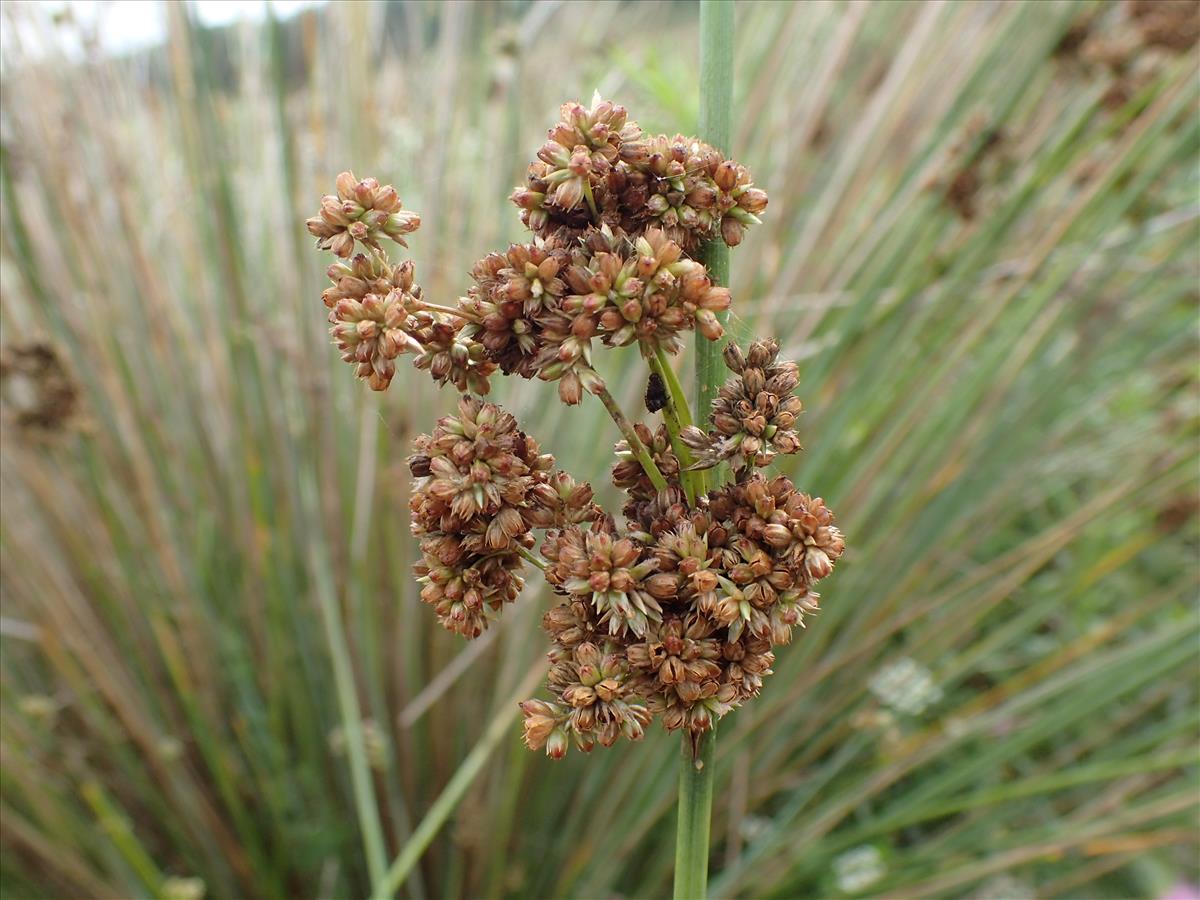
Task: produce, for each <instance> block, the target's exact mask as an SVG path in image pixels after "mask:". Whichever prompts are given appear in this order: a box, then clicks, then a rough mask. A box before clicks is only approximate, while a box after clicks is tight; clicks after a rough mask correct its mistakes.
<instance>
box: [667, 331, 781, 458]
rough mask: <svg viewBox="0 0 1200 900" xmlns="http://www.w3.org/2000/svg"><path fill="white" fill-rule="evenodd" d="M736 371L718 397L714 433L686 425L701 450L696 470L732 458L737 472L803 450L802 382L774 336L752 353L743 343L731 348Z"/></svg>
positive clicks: (729, 359) (729, 361) (685, 435)
mask: <svg viewBox="0 0 1200 900" xmlns="http://www.w3.org/2000/svg"><path fill="white" fill-rule="evenodd" d="M724 357H725V365H726V366H728V367H729V369H730V370H731V371H732V372H733V373H734V377H732V378H730V379H729V380H728V381H726V382H725V384H724V385H723V386H722V387H721V389H720V391H719V392H718V393H717V397H716V399H715V400H714V401H713V411H712V417H711V421H712V424H713V429H714V430H713V431H710V432H704V431H701V430H700V429H699V428H697V427H696V426H694V425H693V426H689V427H687V428H684V429H683V430H682V431H681V433H680V438H681V439H682V440H683V442H684V443H685V444H687V445H688V446H689V447H691V448H692V449H693V450H695V451H697V458H696V463H695V465H694V466H693V468H695V469H710V468H712V467H713V466H715V465H717V464H718V463H721V462H728V463H729V464H730V466H732V467H733V469H734V471H735V472H738V473H743V472H745V471H746V470H747V469H750V468H751V467H755V466H757V467H760V468H761V467H762V466H766V465H769V464H770V462H771V460H772V459H774V458H775V454H777V453H784V454H789V453H797V452H799V451H800V449H801V448H800V438H799V437H798V436H797V435H796V431H795V426H796V419H797V417H798V416H799V415H800V412H801V410H802V409H803V408H804V406H803V404H802V403H801V402H800V398H799V397H797V396H795V395H794V394H793V393H792V391H793V390H794V389H795V387H796V384H797V382H798V381H799V380H800V375H799V370H798V369H797V368H796V364H795V363H794V362H790V361H786V360H785V361H783V362H780V361H779V344H778V343H777V342H776V341H775V339H774V338H768V339H767V340H764V341H755V342H754V343H753V344H751V345H750V349H749V351H748V352H747V353H746V354H743V353H742V351H741V350H740V349H739V348H738V346H737V344H729V345H728V346H726V348H725V353H724Z"/></svg>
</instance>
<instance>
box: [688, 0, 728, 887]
mask: <svg viewBox="0 0 1200 900" xmlns="http://www.w3.org/2000/svg"><path fill="white" fill-rule="evenodd" d="M733 27H734V23H733V0H701V2H700V135H699V136H700V138H701V140H704V141H707V142H708V143H709V144H711V145H712V146H714V147H716V148H717V149H718V150H720V151H721V152H722V153H728V152H729V149H730V148H729V143H730V135H731V133H732V120H733ZM703 261H704V264H705V265H706V266H707V267H708V275H709V277H710V278H711V279H712V281H713V284H719V285H728V284H729V248H728V247H727V246H725V243H724V242H723V241H721V240H715V241H710V242H709V243H708V245H707V246H706V247H705V248H704V251H703ZM728 318H729V315H728V313H722V314H719V315H718V319H719V320H720V322H721V324H722V325H725V323H726V322H727V321H728ZM721 350H722V342H720V341H709V340H708V339H707V338H705V337H704V336H703V335H702V334H700V333H699V332H697V333H696V403H697V406H696V411H697V414H698V415H699V416H700V418H701V420H703V419H705V418H707V416H708V411H709V409H710V408H711V407H712V401H713V398H714V397H715V396H716V395H717V390H718V389H719V388H720V386H721V382H722V381H723V380H724V377H723V376H724V364H723V363H722V360H721ZM714 726H715V723H714ZM716 743H717V737H716V730H715V727H714V729H713V730H711V731H707V732H704V733H702V734H701V735H700V737H699V739H697V740H696V741H695V743H693V740H692V738H691V736H690V735H687V734H685V736H684V738H683V746H682V748H681V750H680V760H679V766H680V768H679V819H678V824H677V826H676V827H677V831H676V840H675V892H674V896H675V900H703V898H704V897H705V894H706V892H707V890H708V837H709V827H710V818H711V814H712V794H713V769H714V768H715V766H714V765H713V759H714V758H715V755H716Z"/></svg>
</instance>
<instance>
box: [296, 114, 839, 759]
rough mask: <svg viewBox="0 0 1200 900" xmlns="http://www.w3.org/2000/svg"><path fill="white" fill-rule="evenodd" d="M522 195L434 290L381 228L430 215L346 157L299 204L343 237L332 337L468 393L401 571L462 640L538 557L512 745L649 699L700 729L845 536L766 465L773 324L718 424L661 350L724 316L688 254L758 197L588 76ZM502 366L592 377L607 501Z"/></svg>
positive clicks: (420, 498)
mask: <svg viewBox="0 0 1200 900" xmlns="http://www.w3.org/2000/svg"><path fill="white" fill-rule="evenodd" d="M512 199H513V201H514V202H515V203H516V205H517V206H518V207H519V208H520V210H521V219H522V221H523V222H524V223H525V224H526V226H527V227H528V228H529V230H530V231H531V232H533V235H532V238H531V240H529V241H528V242H527V243H520V244H513V245H512V246H510V247H509V248H508V249H507V250H506V251H504V252H496V253H490V254H488V255H487V256H485V257H483V258H482V259H480V260H479V261H478V262H477V263H476V264H475V266H474V267H473V268H472V270H471V273H470V274H471V284H470V285H469V287H468V290H467V294H466V296H465V297H460V298H458V300H457V302H456V303H455V304H452V305H449V306H442V305H438V304H434V303H430V302H428V301H427V300H426V299H425V298H424V297H423V295H422V291H421V288H420V286H419V285H418V284H416V282H415V278H414V269H413V264H412V263H411V262H407V261H406V262H400V263H393V262H392V261H391V260H389V259H388V257H387V254H386V253H385V251H384V249H383V239H384V238H388V239H390V240H393V241H395V242H397V243H399V244H401V245H404V239H403V236H404V235H405V234H408V233H411V232H412V231H414V230H416V228H417V227H418V225H419V224H420V220H419V218H418V217H417V216H416V215H415V214H414V213H411V212H408V211H405V210H403V209H402V207H401V205H400V200H399V197H398V196H397V194H396V191H395V190H394V189H393V188H392V187H390V186H383V187H381V186H380V185H379V183H378V182H377V181H376V180H375V179H371V178H367V179H363V180H361V181H360V180H358V179H356V178H355V176H353V175H352V174H350V173H348V172H345V173H342V174H341V175H340V176H338V179H337V193H336V195H329V196H326V197H325V198H323V200H322V202H321V210H320V214H319V215H318V216H316V217H314V218H313V219H310V220H309V221H308V228H309V231H310V232H311V233H312V234H313V235H314V236H315V237H316V238H317V244H318V246H319V247H320V248H322V249H328V250H331V251H333V252H334V253H335V254H337V256H339V257H341V261H339V262H338V263H336V264H335V265H333V266H331V267H330V268H329V270H328V275H329V279H330V282H331V286H330V287H329V288H328V289H326V291H325V292H324V294H323V300H324V303H325V305H326V307H328V309H329V310H330V313H329V320H330V324H331V326H332V328H331V331H332V335H333V339H334V342H335V343H336V345H337V346H338V349H339V350H340V351H341V352H342V356H343V359H345V360H346V361H347V362H350V363H351V364H353V365H354V366H355V370H356V372H357V374H358V375H359V377H361V378H363V379H365V380H366V381H367V382H368V384H369V385H370V386H371V387H372V388H374V389H376V390H382V389H384V388H386V387H387V386H388V384H389V382H390V381H391V380H392V378H393V376H394V374H395V370H396V368H395V367H396V363H395V360H396V358H397V357H398V356H400V355H401V354H403V353H408V354H411V356H412V358H413V361H414V364H415V366H416V368H418V369H420V370H424V371H428V372H429V373H430V375H431V376H432V377H433V378H434V379H435V380H436V381H437V382H438V383H440V384H445V383H451V384H453V385H454V386H455V387H456V388H457V389H458V390H459V392H460V393H462V394H464V396H463V397H462V398H461V399H460V401H459V404H458V411H457V414H456V415H451V416H446V417H444V418H442V419H441V420H439V422H438V424H437V427H436V428H435V429H434V430H433V432H432V433H431V434H428V435H421V436H420V437H418V438H417V440H416V442H415V446H414V453H413V455H412V456H411V457H410V458H409V460H408V462H409V467H410V469H411V471H412V474H413V477H414V479H415V482H414V490H413V495H412V500H411V504H410V508H411V515H412V530H413V533H414V535H416V536H417V537H418V539H419V542H420V550H421V561H420V563H419V564H418V565H417V566H416V567H415V568H416V572H417V575H418V579H419V581H420V583H421V584H422V591H421V598H422V600H423V601H424V602H426V603H428V604H430V605H431V606H433V607H434V610H435V612H436V614H437V618H438V620H439V621H440V622H441V623H442V625H444V626H445V627H446V628H448V629H449V630H451V631H454V632H457V633H459V634H462V635H464V636H465V637H467V638H474V637H478V636H479V635H480V634H482V633H483V631H484V629H486V628H487V627H488V624H489V622H490V621H491V620H492V619H493V618H495V617H496V615H498V614H499V613H500V612H501V610H503V608H504V607H505V606H506V605H507V604H509V603H512V602H513V601H514V600H515V599H516V598H517V596H518V595H519V594H520V592H521V589H522V588H523V586H524V574H525V567H526V564H527V563H528V564H533V565H537V566H538V567H539V568H541V569H542V570H543V573H544V575H545V579H546V581H547V583H548V584H549V585H550V587H551V588H552V589H553V590H554V591H555V592H556V593H557V594H558V595H559V597H560V598H561V599H560V602H559V603H558V605H556V606H554V607H553V608H552V609H550V611H549V612H547V613H546V614H545V616H544V619H543V626H544V629H545V630H546V632H547V633H548V634H549V635H550V637H551V639H552V641H553V649H552V651H551V653H550V662H551V668H550V672H549V675H548V678H547V687H548V690H549V692H550V695H551V696H550V697H549V698H548V699H544V700H542V699H536V700H528V701H526V702H525V703H523V704H522V710H523V712H524V714H525V740H526V743H527V744H528V745H529V746H530V747H531V748H535V749H536V748H542V747H544V748H545V749H546V752H547V753H548V754H549V755H550V756H552V757H561V756H562V755H564V754H565V753H566V752H567V749H568V748H569V747H570V746H571V745H572V744H573V745H574V746H576V747H577V748H579V749H581V750H584V751H588V750H591V749H592V748H593V747H594V746H595V745H596V744H597V743H599V744H601V745H603V746H609V745H611V744H613V743H614V742H615V741H617V740H618V739H620V738H622V737H625V738H627V739H629V740H638V739H639V738H641V737H642V735H643V734H644V732H645V728H646V726H647V725H648V724H649V723H650V721H651V719H652V718H654V717H655V716H658V717H659V718H661V720H662V722H663V724H664V726H665V727H666V728H667V729H669V730H676V729H687V731H688V733H689V734H691V735H692V736H693V738H695V737H697V736H699V735H700V734H702V733H703V732H705V731H706V730H708V729H710V728H712V727H713V723H714V722H715V721H716V720H717V719H719V718H720V717H721V716H723V715H725V714H726V713H728V712H729V711H730V710H732V709H734V708H736V707H737V706H739V705H740V704H742V703H744V702H745V701H746V700H748V699H750V698H752V697H754V696H756V695H757V694H758V692H759V691H760V690H761V688H762V684H763V679H764V677H765V676H767V675H769V674H771V668H772V665H773V663H774V660H775V655H774V648H775V647H777V646H778V645H780V644H785V643H787V642H788V641H789V640H790V639H791V636H792V631H793V629H794V628H795V627H796V626H797V625H800V626H803V625H804V620H805V616H806V615H809V614H811V613H813V612H815V611H816V610H817V607H818V600H819V597H818V594H817V593H816V592H815V590H814V587H815V585H816V584H817V582H818V581H820V580H821V579H822V578H825V577H826V576H828V575H829V574H830V573H831V572H832V570H833V566H834V564H835V562H836V561H837V560H838V558H839V557H840V556H841V555H842V552H843V549H844V542H843V540H842V535H841V533H840V532H839V530H838V529H837V527H836V525H835V524H834V519H833V514H832V513H831V512H830V511H829V509H828V508H827V507H826V506H825V504H824V502H823V501H822V500H821V499H820V498H813V497H811V496H809V495H808V494H805V493H803V492H801V491H799V490H797V489H796V487H795V485H794V484H793V483H792V482H791V481H790V480H789V479H788V478H786V477H784V476H778V477H775V478H768V477H767V476H765V475H764V474H762V473H761V472H760V471H759V470H760V469H761V467H763V466H766V465H768V464H769V463H770V462H771V461H772V460H773V459H774V458H775V456H776V455H778V454H790V453H795V452H797V451H798V450H799V449H800V441H799V438H798V436H797V433H796V430H795V426H796V420H797V417H798V416H799V414H800V412H801V408H802V407H801V403H800V401H799V400H798V399H797V398H796V397H795V396H793V393H792V392H793V390H794V389H795V387H796V385H797V382H798V372H797V368H796V365H795V363H792V362H787V361H781V360H780V359H779V346H778V344H777V343H776V342H775V341H773V340H764V341H758V342H756V343H754V344H752V345H751V346H750V347H749V349H748V350H747V351H746V352H745V353H743V352H742V351H740V350H739V349H738V348H737V347H736V346H734V345H730V346H729V347H728V348H727V349H726V351H725V361H726V364H727V365H728V367H729V368H730V370H731V371H732V377H731V378H730V379H729V381H728V382H727V383H726V384H725V385H724V386H723V387H722V388H721V389H720V392H719V394H718V396H717V397H716V399H715V400H714V402H713V405H712V409H711V410H709V411H707V412H708V413H709V417H708V424H709V425H710V426H711V427H709V428H708V429H707V430H702V429H701V428H697V427H687V428H683V427H681V426H682V425H683V424H684V423H685V422H690V421H691V416H690V413H689V414H688V415H687V416H681V415H680V412H681V410H679V409H676V408H675V407H674V405H673V404H674V403H678V402H680V400H679V394H680V391H679V388H678V387H677V386H676V385H675V384H674V382H673V381H672V382H671V383H670V385H668V384H667V383H666V382H667V381H670V380H671V377H672V373H671V372H669V371H665V370H664V369H663V368H662V359H663V354H676V353H679V352H680V351H681V350H682V348H683V346H684V338H685V336H686V334H687V333H688V332H691V331H696V332H698V333H699V334H701V335H703V336H704V337H705V338H707V339H708V340H712V341H716V340H719V339H721V338H722V337H723V331H724V330H723V328H722V325H721V322H720V319H719V314H721V313H723V312H724V311H726V310H728V309H729V308H730V295H729V291H728V290H727V289H726V288H724V287H721V286H718V285H714V284H713V282H712V280H711V278H710V276H709V273H708V271H707V269H706V268H705V266H704V265H703V263H702V262H701V261H700V260H699V259H697V258H696V256H697V251H698V250H700V248H701V247H702V246H703V245H704V244H705V243H707V242H711V241H718V240H719V241H723V242H724V243H726V244H728V245H729V246H736V245H737V244H739V243H740V242H741V240H742V238H743V233H744V229H745V227H746V226H747V225H751V224H755V223H757V222H758V221H759V218H758V216H759V214H760V213H761V212H762V211H763V210H764V208H765V207H766V204H767V196H766V194H765V193H764V192H763V191H761V190H759V189H758V188H756V187H754V185H753V182H752V179H751V177H750V174H749V172H748V171H747V170H746V169H745V167H743V166H741V165H739V164H738V163H736V162H734V161H732V160H728V159H725V158H724V156H723V155H722V154H721V153H719V152H718V151H717V150H715V149H714V148H713V147H711V146H709V145H707V144H705V143H704V142H702V141H699V140H697V139H695V138H690V137H684V136H682V135H675V136H673V137H670V136H666V135H657V136H653V135H646V134H643V132H642V130H641V129H640V128H639V127H638V125H637V124H636V123H635V122H633V121H631V120H630V119H629V117H628V115H627V113H626V111H625V109H624V108H623V107H620V106H617V105H615V104H613V103H611V102H609V101H605V100H601V99H599V98H598V97H597V98H596V99H594V100H593V102H592V104H591V106H590V107H588V108H585V107H584V106H582V105H581V104H578V103H568V104H566V105H564V106H563V107H562V110H561V118H560V121H559V122H558V124H557V125H555V126H554V127H553V128H552V129H550V131H549V134H548V140H547V142H546V143H545V144H544V145H543V146H542V148H541V149H540V150H539V151H538V154H537V160H536V161H535V162H534V163H533V164H532V165H531V166H530V168H529V172H528V178H527V180H526V184H525V185H524V186H523V187H521V188H518V189H517V191H516V192H515V193H514V194H513V197H512ZM359 245H361V247H359ZM635 344H636V345H637V346H638V347H639V349H640V351H641V354H642V356H643V357H644V358H646V359H648V360H650V362H651V369H652V370H653V373H654V376H655V378H657V382H655V381H654V380H653V379H652V381H651V387H652V389H648V393H647V409H648V410H649V411H651V412H661V413H662V415H663V419H662V422H661V424H659V425H658V426H657V427H652V426H650V425H646V424H642V423H638V424H636V425H635V424H631V423H630V422H629V420H628V419H627V418H626V417H625V414H624V413H623V412H622V411H621V410H620V409H619V408H618V407H617V404H616V401H615V399H614V398H613V397H611V396H610V395H609V393H608V391H607V388H606V387H605V385H604V383H603V381H602V380H601V378H600V376H599V375H598V374H597V372H596V370H595V368H594V367H593V359H592V355H593V353H594V352H595V351H596V348H597V346H600V347H624V346H630V345H635ZM497 371H500V372H502V373H504V374H506V375H517V376H520V377H522V378H526V379H533V378H537V379H540V380H543V381H549V382H557V385H558V393H559V397H560V399H561V400H562V401H564V402H566V403H569V404H570V403H579V402H580V401H581V399H582V397H583V394H584V393H585V392H592V393H596V394H598V395H599V396H600V398H601V400H602V402H603V405H604V406H605V408H606V409H607V410H608V412H609V413H610V414H611V415H612V417H613V419H614V420H615V421H616V423H617V425H618V426H619V428H620V430H621V432H622V434H623V435H624V440H622V441H620V442H619V443H618V444H617V445H616V456H617V463H616V465H615V467H614V469H613V481H614V484H615V485H616V487H617V488H618V489H620V490H621V491H623V492H624V494H625V502H624V505H623V513H624V522H623V523H622V524H620V525H618V523H617V522H616V521H615V520H614V518H613V517H612V516H610V515H608V514H607V513H606V512H605V511H604V510H603V509H601V508H600V507H599V506H597V505H596V504H595V503H594V502H593V498H592V490H591V487H590V486H589V485H587V484H581V483H577V482H576V481H575V480H574V479H573V478H571V477H570V476H569V475H567V474H566V473H563V472H561V471H555V470H554V468H553V466H554V459H553V457H551V456H550V455H548V454H544V453H542V451H541V448H540V447H539V446H538V443H537V442H536V441H535V440H534V439H533V438H532V437H530V436H528V435H526V434H525V433H524V432H523V431H521V430H520V429H519V428H518V426H517V422H516V420H515V419H514V417H513V416H512V415H511V414H509V413H507V412H505V411H504V410H503V409H501V408H500V407H499V406H497V405H495V404H493V403H488V402H485V401H483V400H481V399H478V398H477V397H475V396H472V395H481V394H485V393H486V392H487V391H488V387H489V381H488V379H489V377H490V376H492V375H493V374H495V373H496V372H497ZM672 392H673V393H672ZM719 463H727V464H728V466H729V469H730V470H731V471H732V472H733V473H734V479H733V481H732V483H729V484H725V485H723V486H718V487H716V488H715V489H712V490H708V489H707V488H706V487H704V484H705V479H706V478H707V477H708V476H706V475H705V474H704V473H703V470H705V469H711V468H713V467H715V466H717V465H718V464H719ZM538 530H544V532H545V534H544V539H543V540H542V542H541V546H540V548H539V553H540V559H539V556H536V555H534V553H533V550H534V548H535V546H536V544H537V540H536V538H535V534H534V533H535V532H536V531H538Z"/></svg>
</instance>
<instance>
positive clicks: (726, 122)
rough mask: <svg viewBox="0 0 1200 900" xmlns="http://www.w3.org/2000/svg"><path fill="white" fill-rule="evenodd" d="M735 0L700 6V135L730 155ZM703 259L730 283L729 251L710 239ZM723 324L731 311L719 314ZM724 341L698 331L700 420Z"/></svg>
mask: <svg viewBox="0 0 1200 900" xmlns="http://www.w3.org/2000/svg"><path fill="white" fill-rule="evenodd" d="M732 122H733V0H701V2H700V128H699V137H700V139H701V140H703V141H707V142H708V143H709V144H712V145H713V146H714V147H716V148H717V149H718V150H720V151H721V152H722V153H725V154H728V153H729V150H730V147H729V144H730V135H731V134H732V131H733V124H732ZM701 258H702V261H703V262H704V264H705V265H706V266H708V274H709V277H710V278H711V279H712V281H713V284H721V285H728V284H729V248H728V247H727V246H725V242H724V241H722V240H715V241H709V243H708V244H707V245H706V246H705V247H704V250H703V254H702V257H701ZM717 319H718V320H719V321H720V323H721V324H722V325H725V324H726V323H727V322H728V320H729V313H728V312H723V313H718V314H717ZM721 348H722V345H721V342H720V341H710V340H708V339H707V338H705V337H704V336H702V335H701V334H700V333H699V332H696V418H697V419H698V420H699V421H704V420H705V419H706V418H707V417H708V409H709V406H710V405H711V404H712V400H713V397H715V396H716V395H717V390H718V389H719V388H720V386H721V383H722V382H723V381H724V380H725V378H724V376H725V368H724V364H723V363H722V361H721Z"/></svg>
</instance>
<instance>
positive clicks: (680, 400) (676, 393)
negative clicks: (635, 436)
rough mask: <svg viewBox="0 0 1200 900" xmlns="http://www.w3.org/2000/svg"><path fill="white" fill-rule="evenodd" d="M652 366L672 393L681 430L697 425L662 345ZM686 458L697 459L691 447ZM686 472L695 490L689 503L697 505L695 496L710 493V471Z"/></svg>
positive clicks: (655, 353)
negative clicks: (692, 453)
mask: <svg viewBox="0 0 1200 900" xmlns="http://www.w3.org/2000/svg"><path fill="white" fill-rule="evenodd" d="M655 364H656V367H655ZM650 367H652V368H654V371H655V372H658V373H659V374H660V376H661V377H662V380H664V382H665V383H666V385H667V394H670V395H671V403H672V404H673V406H674V412H676V415H678V416H679V428H680V431H682V430H683V428H684V427H686V426H689V425H695V424H696V420H695V418H692V414H691V404H690V403H688V394H686V392H685V391H684V389H683V383H680V380H679V376H677V374H676V371H674V368H672V367H671V359H670V358H668V356H667V354H666V350H664V349H662V348H661V347H656V348H655V349H654V360H652V361H650ZM678 454H679V451H678V450H676V455H678ZM679 458H680V460H683V458H684V456H679ZM686 458H688V461H689V463H690V462H692V461H694V460H695V457H694V456H692V455H691V450H690V449H689V450H686ZM684 474H685V475H689V476H690V478H691V485H692V491H694V492H695V496H694V497H689V503H691V505H694V506H695V505H696V504H695V497H703V496H704V494H706V493H708V473H707V472H704V470H703V469H702V470H700V472H688V473H684Z"/></svg>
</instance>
